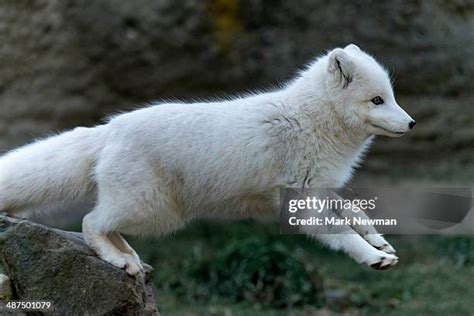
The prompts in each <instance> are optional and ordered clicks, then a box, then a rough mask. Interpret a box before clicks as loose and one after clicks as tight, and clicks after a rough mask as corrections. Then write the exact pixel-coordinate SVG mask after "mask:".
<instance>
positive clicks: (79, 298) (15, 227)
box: [0, 216, 159, 315]
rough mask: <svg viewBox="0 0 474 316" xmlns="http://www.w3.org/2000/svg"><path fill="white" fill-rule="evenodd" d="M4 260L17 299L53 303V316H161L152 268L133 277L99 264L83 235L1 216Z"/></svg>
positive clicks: (0, 254)
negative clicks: (151, 272)
mask: <svg viewBox="0 0 474 316" xmlns="http://www.w3.org/2000/svg"><path fill="white" fill-rule="evenodd" d="M0 259H1V260H0V267H1V269H2V271H3V273H5V274H6V275H8V277H9V278H10V280H11V286H12V299H13V300H46V301H51V302H52V304H53V306H54V312H53V315H85V314H87V315H159V312H158V310H157V308H156V304H155V300H154V290H153V284H152V282H151V280H150V279H149V272H150V270H151V268H150V267H148V271H147V273H146V275H145V276H140V277H137V278H135V277H131V276H128V275H127V274H126V273H125V271H124V270H121V269H118V268H115V267H113V266H112V265H110V264H108V263H106V262H104V261H102V260H101V259H99V258H98V257H97V256H96V255H95V254H94V252H93V251H92V250H91V249H90V248H89V247H87V245H86V244H85V243H84V241H83V239H82V235H81V234H79V233H72V232H66V231H61V230H57V229H52V228H48V227H45V226H42V225H39V224H35V223H32V222H29V221H27V220H19V219H12V218H9V217H5V216H0ZM0 283H1V282H0ZM2 284H3V283H2Z"/></svg>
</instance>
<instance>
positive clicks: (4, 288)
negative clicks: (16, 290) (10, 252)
mask: <svg viewBox="0 0 474 316" xmlns="http://www.w3.org/2000/svg"><path fill="white" fill-rule="evenodd" d="M11 298H12V287H11V283H10V278H9V277H8V276H6V275H5V274H0V300H2V301H4V300H9V299H11Z"/></svg>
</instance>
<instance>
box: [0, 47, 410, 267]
mask: <svg viewBox="0 0 474 316" xmlns="http://www.w3.org/2000/svg"><path fill="white" fill-rule="evenodd" d="M375 96H381V97H382V98H383V99H384V101H385V103H384V104H383V105H378V106H376V105H374V104H373V103H372V102H371V101H370V100H371V99H373V98H374V97H375ZM411 121H412V119H411V118H410V117H409V116H408V114H406V113H405V112H404V111H403V110H402V109H401V108H400V107H399V106H398V105H397V103H396V101H395V98H394V95H393V91H392V87H391V84H390V80H389V78H388V76H387V73H386V71H385V70H384V69H383V68H382V67H381V66H380V65H379V64H378V63H377V62H376V61H375V60H374V59H373V58H372V57H370V56H369V55H367V54H366V53H364V52H362V51H361V50H360V49H359V48H358V47H357V46H355V45H349V46H347V47H345V48H344V49H341V48H337V49H335V50H333V51H331V52H329V53H328V54H327V55H325V56H322V57H320V58H318V59H316V60H315V61H314V62H313V63H312V64H310V65H309V66H308V67H307V69H306V70H304V71H303V72H301V73H300V74H299V75H298V76H297V78H295V79H294V80H293V81H291V82H289V83H288V84H287V85H286V86H285V87H284V88H282V89H280V90H278V91H273V92H267V93H260V94H255V95H249V96H246V97H239V98H235V99H232V100H226V101H216V102H203V103H193V104H183V103H176V104H157V105H154V106H150V107H147V108H143V109H139V110H136V111H133V112H130V113H126V114H121V115H118V116H116V117H114V118H113V119H111V120H110V122H109V123H108V124H106V125H101V126H98V127H95V128H77V129H74V130H72V131H69V132H66V133H63V134H60V135H58V136H54V137H51V138H47V139H44V140H40V141H37V142H35V143H33V144H30V145H27V146H24V147H22V148H19V149H17V150H14V151H12V152H10V153H8V154H6V155H5V156H3V157H2V158H1V159H0V170H1V173H0V210H3V211H7V212H8V213H15V212H18V211H23V210H27V209H32V208H44V207H50V206H52V205H55V204H57V203H66V202H69V201H72V200H76V199H81V198H84V197H86V196H90V195H92V196H94V195H96V197H97V202H96V205H95V208H94V210H93V211H92V212H91V213H89V214H88V215H86V216H85V218H84V221H83V232H84V235H85V239H86V241H87V242H88V243H89V245H91V246H92V247H93V248H94V249H95V250H96V251H97V253H98V254H99V256H101V257H102V258H103V259H104V260H106V261H108V262H110V263H112V264H114V265H116V266H119V267H126V268H127V272H128V273H130V274H135V273H137V272H139V271H140V270H141V264H140V260H139V258H138V256H137V254H136V253H135V252H134V251H133V249H131V248H130V247H129V246H128V244H127V243H126V242H125V240H123V239H122V237H121V236H120V234H119V233H127V234H148V233H149V234H155V235H161V234H166V233H169V232H171V231H174V230H176V229H178V228H180V227H182V226H184V225H185V224H186V223H187V222H189V221H190V220H192V219H193V218H198V217H215V216H219V217H233V218H243V217H251V218H264V217H275V216H278V215H277V213H278V209H279V208H278V206H277V201H278V199H277V193H278V189H279V188H282V187H286V186H291V187H294V186H305V187H311V186H314V187H328V188H336V187H341V186H343V185H344V184H345V183H346V182H347V181H348V180H349V179H350V177H351V174H352V172H353V168H354V167H355V166H356V165H357V163H358V162H359V160H360V159H361V157H362V154H363V153H364V151H365V150H366V149H367V146H368V145H369V144H370V142H371V141H372V135H376V134H380V135H388V136H399V135H400V134H401V133H404V132H406V131H408V124H409V122H411ZM354 229H355V230H356V231H357V232H358V233H359V234H342V235H317V234H313V235H315V237H316V238H317V239H319V240H321V241H322V242H324V243H326V244H328V245H329V246H331V247H332V248H334V249H342V250H344V251H345V252H347V253H348V254H349V255H350V256H351V257H353V258H354V259H356V260H357V261H358V262H363V263H366V264H368V265H375V266H376V267H378V268H385V267H388V266H391V265H394V264H396V263H397V259H398V258H397V257H396V256H395V255H393V252H394V250H393V248H392V247H391V246H390V245H389V244H388V243H387V242H386V241H385V240H384V239H383V237H381V236H380V235H378V234H376V231H375V230H374V229H373V228H371V227H354ZM310 234H311V233H310Z"/></svg>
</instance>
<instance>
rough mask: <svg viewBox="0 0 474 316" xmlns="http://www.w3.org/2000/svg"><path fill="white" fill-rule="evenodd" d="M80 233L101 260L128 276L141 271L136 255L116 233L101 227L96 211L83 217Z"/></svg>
mask: <svg viewBox="0 0 474 316" xmlns="http://www.w3.org/2000/svg"><path fill="white" fill-rule="evenodd" d="M82 232H83V234H84V239H85V241H86V243H87V244H88V245H89V246H90V247H91V248H92V249H94V251H95V252H96V253H97V255H98V256H99V257H100V258H101V259H102V260H104V261H107V262H108V263H110V264H112V265H113V266H115V267H117V268H120V269H123V268H125V270H126V272H127V273H128V274H130V275H136V274H137V273H139V272H140V271H143V267H142V265H141V263H140V259H139V258H138V255H137V254H136V252H135V251H133V249H131V247H130V246H128V244H126V242H125V241H124V240H123V239H122V238H121V236H120V235H119V234H118V233H116V232H113V231H107V229H106V228H105V227H101V222H100V216H99V213H98V211H93V212H91V213H89V214H87V215H86V216H85V217H84V219H83V221H82ZM125 244H126V245H127V247H126V246H125ZM130 249H131V250H130Z"/></svg>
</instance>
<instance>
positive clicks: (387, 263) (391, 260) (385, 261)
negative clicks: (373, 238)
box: [369, 254, 398, 270]
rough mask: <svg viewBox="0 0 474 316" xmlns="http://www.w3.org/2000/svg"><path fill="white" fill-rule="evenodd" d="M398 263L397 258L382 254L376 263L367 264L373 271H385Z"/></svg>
mask: <svg viewBox="0 0 474 316" xmlns="http://www.w3.org/2000/svg"><path fill="white" fill-rule="evenodd" d="M397 263H398V257H397V256H395V255H391V254H384V255H381V256H380V257H378V258H377V260H376V262H373V263H369V265H370V267H371V268H373V269H375V270H386V269H389V268H391V267H393V266H395V265H396V264H397Z"/></svg>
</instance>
